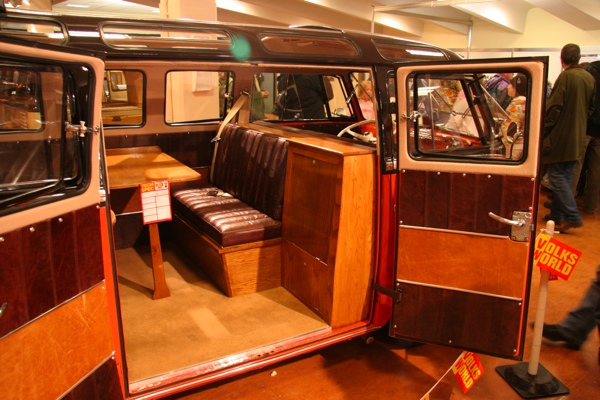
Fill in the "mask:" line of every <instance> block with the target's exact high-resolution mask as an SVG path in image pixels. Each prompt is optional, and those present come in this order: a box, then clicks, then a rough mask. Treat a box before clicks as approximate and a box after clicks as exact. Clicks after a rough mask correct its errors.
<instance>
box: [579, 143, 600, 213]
mask: <svg viewBox="0 0 600 400" xmlns="http://www.w3.org/2000/svg"><path fill="white" fill-rule="evenodd" d="M585 162H586V165H587V167H588V169H587V173H586V175H585V190H584V192H583V209H584V211H585V212H587V213H590V214H593V213H594V212H595V211H596V208H597V207H598V202H599V201H600V137H592V138H591V139H590V142H589V143H588V146H587V151H586V154H585Z"/></svg>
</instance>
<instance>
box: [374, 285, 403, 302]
mask: <svg viewBox="0 0 600 400" xmlns="http://www.w3.org/2000/svg"><path fill="white" fill-rule="evenodd" d="M373 290H374V291H376V292H378V293H381V294H383V295H385V296H388V297H391V298H392V299H394V301H395V302H396V303H400V300H402V289H396V290H393V289H390V288H387V287H385V286H381V285H380V284H379V283H377V282H375V281H374V282H373Z"/></svg>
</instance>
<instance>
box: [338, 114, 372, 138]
mask: <svg viewBox="0 0 600 400" xmlns="http://www.w3.org/2000/svg"><path fill="white" fill-rule="evenodd" d="M374 123H375V120H374V119H365V120H362V121H359V122H356V123H354V124H352V125H348V126H347V127H345V128H344V129H342V130H341V132H340V133H338V135H337V136H338V137H342V136H343V135H344V133H347V134H348V135H350V136H352V137H353V138H355V139H358V140H362V141H363V142H367V143H376V142H377V138H376V137H374V136H373V134H372V133H371V132H368V133H366V134H362V133H360V132H354V131H353V129H354V128H356V127H358V126H361V125H366V124H374Z"/></svg>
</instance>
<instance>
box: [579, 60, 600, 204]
mask: <svg viewBox="0 0 600 400" xmlns="http://www.w3.org/2000/svg"><path fill="white" fill-rule="evenodd" d="M585 70H586V71H588V72H589V73H590V74H592V76H593V77H594V79H595V80H596V97H595V100H594V112H593V114H592V116H591V117H590V118H589V119H588V123H587V146H586V151H585V160H581V164H584V163H585V165H586V166H587V173H586V175H585V188H584V190H583V211H584V212H585V213H588V214H594V213H595V212H596V209H597V208H598V203H600V89H599V87H600V61H594V62H592V63H590V64H589V65H588V66H587V67H586V68H585Z"/></svg>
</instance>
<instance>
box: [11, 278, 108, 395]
mask: <svg viewBox="0 0 600 400" xmlns="http://www.w3.org/2000/svg"><path fill="white" fill-rule="evenodd" d="M0 346H1V347H2V351H1V352H0V364H1V365H5V366H10V368H5V371H4V372H3V373H2V374H0V393H4V394H10V396H11V397H12V398H18V399H30V400H36V399H39V400H46V399H56V398H59V397H60V396H61V395H62V394H63V393H65V392H67V391H69V390H70V389H71V387H73V386H74V385H75V384H76V383H77V382H79V380H80V379H81V378H82V377H84V376H85V375H86V374H87V373H88V371H92V370H94V369H95V368H96V367H97V366H98V365H100V364H101V363H103V362H104V361H105V360H106V359H108V358H109V357H110V356H111V354H112V351H113V349H114V348H115V346H114V345H113V343H112V340H111V336H110V323H109V318H108V304H107V298H106V288H105V287H104V285H103V284H98V285H96V286H94V287H93V288H91V289H90V290H88V291H86V292H85V293H82V294H81V295H79V296H77V297H75V298H74V299H72V300H70V301H68V302H66V303H64V304H63V305H61V306H60V307H58V308H56V309H54V310H52V311H51V312H49V313H46V314H44V315H43V316H41V317H40V318H39V319H38V320H36V323H35V324H29V325H26V326H24V327H23V328H22V329H19V330H17V331H15V332H14V333H13V334H11V335H9V336H6V337H4V338H3V339H2V340H1V341H0ZM49 349H52V351H48V350H49ZM54 365H60V366H61V368H53V369H52V371H49V370H48V368H49V366H54Z"/></svg>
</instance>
